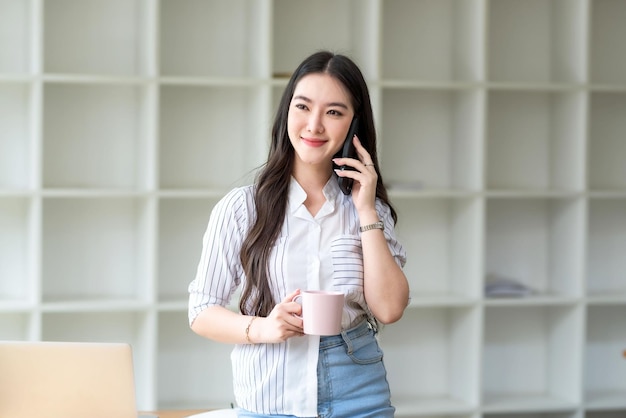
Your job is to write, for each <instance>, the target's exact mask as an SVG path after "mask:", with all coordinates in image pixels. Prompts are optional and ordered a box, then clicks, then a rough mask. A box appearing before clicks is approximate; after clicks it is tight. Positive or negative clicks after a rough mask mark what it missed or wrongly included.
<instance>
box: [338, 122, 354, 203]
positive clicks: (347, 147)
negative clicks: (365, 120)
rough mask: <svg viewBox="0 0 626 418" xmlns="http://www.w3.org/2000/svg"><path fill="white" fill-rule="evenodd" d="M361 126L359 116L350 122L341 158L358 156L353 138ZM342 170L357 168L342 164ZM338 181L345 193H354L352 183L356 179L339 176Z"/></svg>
mask: <svg viewBox="0 0 626 418" xmlns="http://www.w3.org/2000/svg"><path fill="white" fill-rule="evenodd" d="M358 126H359V120H358V119H357V118H354V119H352V123H350V128H349V129H348V135H346V140H345V141H344V143H343V149H342V151H341V154H340V156H341V158H358V157H357V155H356V149H355V148H354V142H353V141H352V139H353V138H354V135H356V134H357V128H358ZM339 169H340V170H353V171H355V170H356V169H355V168H353V167H350V166H349V165H342V166H340V167H339ZM337 181H338V182H339V188H340V189H341V191H342V192H343V194H345V195H349V194H350V193H352V184H353V183H354V180H352V179H351V178H348V177H337Z"/></svg>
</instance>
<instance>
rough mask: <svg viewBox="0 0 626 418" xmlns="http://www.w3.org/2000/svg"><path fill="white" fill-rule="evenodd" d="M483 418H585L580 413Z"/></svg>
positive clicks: (499, 415)
mask: <svg viewBox="0 0 626 418" xmlns="http://www.w3.org/2000/svg"><path fill="white" fill-rule="evenodd" d="M483 418H583V417H582V414H580V413H579V412H578V411H572V412H546V413H540V412H537V413H527V414H484V415H483Z"/></svg>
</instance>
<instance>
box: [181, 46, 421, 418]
mask: <svg viewBox="0 0 626 418" xmlns="http://www.w3.org/2000/svg"><path fill="white" fill-rule="evenodd" d="M355 117H356V118H358V131H357V132H358V134H357V135H356V136H355V137H354V138H353V140H354V146H355V148H356V151H357V156H358V158H339V157H338V153H339V152H340V151H341V149H342V146H343V144H344V140H345V139H346V134H347V132H348V129H349V127H350V123H351V121H352V119H353V118H355ZM359 137H360V138H363V141H361V140H360V139H359ZM344 165H346V166H349V167H351V168H353V169H354V170H338V169H337V167H340V166H344ZM339 177H343V178H350V179H352V180H353V181H354V184H353V187H352V192H351V194H349V195H344V194H343V193H341V191H340V189H339V186H338V178H339ZM396 220H397V216H396V213H395V211H394V209H393V207H392V206H391V204H390V202H389V200H388V197H387V192H386V190H385V187H384V185H383V181H382V178H381V176H380V173H379V171H378V161H377V156H376V132H375V129H374V120H373V114H372V107H371V103H370V98H369V92H368V89H367V85H366V83H365V80H364V78H363V75H362V74H361V71H360V70H359V68H358V67H357V66H356V65H355V64H354V62H353V61H351V60H350V59H349V58H348V57H346V56H343V55H335V54H333V53H330V52H326V51H322V52H318V53H315V54H313V55H311V56H309V57H308V58H306V59H305V60H304V61H303V62H302V63H301V64H300V66H299V67H298V68H297V69H296V71H295V72H294V74H293V75H292V77H291V79H290V80H289V82H288V84H287V86H286V88H285V92H284V94H283V96H282V99H281V102H280V105H279V108H278V111H277V114H276V118H275V121H274V125H273V129H272V142H271V146H270V150H269V156H268V160H267V162H266V164H265V165H264V167H263V168H262V169H261V171H260V173H259V175H258V178H257V180H256V182H255V184H254V185H253V186H247V187H242V188H237V189H235V190H232V191H231V192H230V193H228V194H227V195H226V196H225V197H224V198H223V199H222V200H221V201H220V202H219V203H218V204H217V205H216V206H215V208H214V209H213V212H212V213H211V217H210V220H209V224H208V227H207V230H206V233H205V235H204V239H203V249H202V255H201V259H200V263H199V266H198V271H197V274H196V277H195V279H194V280H193V281H192V283H191V284H190V286H189V292H190V298H189V321H190V324H191V328H192V329H193V331H194V332H196V333H197V334H199V335H201V336H203V337H206V338H209V339H212V340H216V341H220V342H225V343H233V344H236V345H235V348H234V350H233V353H232V362H233V378H234V389H235V397H236V400H237V403H238V406H239V411H238V414H239V416H241V417H268V416H282V417H285V416H287V417H293V416H295V417H317V416H322V417H350V418H355V417H378V418H380V417H392V416H393V414H394V410H395V409H394V407H393V406H392V405H391V401H390V392H389V386H388V384H387V378H386V371H385V367H384V364H383V362H382V352H381V351H380V348H379V347H378V343H377V341H376V338H375V334H376V332H377V324H378V323H383V324H389V323H392V322H395V321H397V320H399V319H400V317H401V316H402V314H403V312H404V309H405V308H406V306H407V304H408V300H409V288H408V283H407V279H406V277H405V275H404V273H403V271H402V266H403V265H404V262H405V251H404V249H403V247H402V246H401V245H400V243H398V242H397V240H396V238H395V235H394V226H395V223H396ZM240 286H241V287H242V289H243V292H242V294H241V299H240V303H239V310H240V312H238V313H237V312H233V311H232V310H229V309H227V308H226V305H227V304H228V303H229V301H230V299H231V297H232V296H233V294H234V292H235V291H236V290H237V289H238V288H239V287H240ZM300 289H303V290H314V289H323V290H339V291H341V292H342V293H344V295H345V306H344V311H343V317H342V330H343V331H342V332H341V334H339V335H336V336H329V337H319V336H311V335H304V334H303V328H302V319H301V318H299V316H298V315H300V313H301V306H300V305H299V304H298V303H296V302H294V301H292V300H293V298H294V297H295V296H296V295H298V294H299V292H300Z"/></svg>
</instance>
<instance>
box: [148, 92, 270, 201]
mask: <svg viewBox="0 0 626 418" xmlns="http://www.w3.org/2000/svg"><path fill="white" fill-rule="evenodd" d="M268 95H269V93H268V92H267V91H265V89H262V88H259V89H255V88H247V87H217V86H216V87H197V86H191V87H190V86H163V87H162V88H161V110H160V115H161V117H160V136H161V137H160V186H161V188H162V189H212V190H216V189H217V190H219V191H227V190H229V189H231V188H232V187H235V186H237V185H242V184H249V183H251V182H252V180H253V170H254V167H258V166H260V165H261V164H262V163H263V162H264V161H265V157H266V156H267V151H266V149H265V146H264V145H265V144H266V143H267V142H268V141H267V138H268V137H269V132H270V130H269V127H268V125H267V118H266V115H261V114H260V113H263V112H259V109H263V108H265V107H266V102H267V101H268V100H269V99H268ZM190 126H193V127H194V129H189V127H190Z"/></svg>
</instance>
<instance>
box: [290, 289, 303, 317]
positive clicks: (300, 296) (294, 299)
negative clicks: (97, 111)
mask: <svg viewBox="0 0 626 418" xmlns="http://www.w3.org/2000/svg"><path fill="white" fill-rule="evenodd" d="M298 298H300V299H302V295H301V294H300V295H295V296H294V297H293V298H292V299H291V301H292V302H296V303H299V304H300V305H302V303H300V302H298ZM292 315H293V316H295V317H297V318H300V319H302V315H296V314H292Z"/></svg>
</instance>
